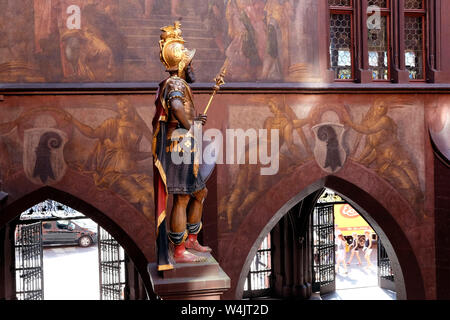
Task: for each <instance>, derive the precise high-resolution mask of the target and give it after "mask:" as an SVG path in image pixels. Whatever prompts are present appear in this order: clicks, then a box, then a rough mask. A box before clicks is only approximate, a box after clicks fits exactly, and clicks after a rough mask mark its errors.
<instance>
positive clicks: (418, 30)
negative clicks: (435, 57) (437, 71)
mask: <svg viewBox="0 0 450 320" xmlns="http://www.w3.org/2000/svg"><path fill="white" fill-rule="evenodd" d="M405 62H406V68H407V70H408V71H409V77H410V79H423V78H424V72H423V67H424V64H423V63H424V61H423V17H421V16H419V17H416V16H406V17H405Z"/></svg>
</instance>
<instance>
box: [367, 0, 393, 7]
mask: <svg viewBox="0 0 450 320" xmlns="http://www.w3.org/2000/svg"><path fill="white" fill-rule="evenodd" d="M367 5H368V6H369V7H370V6H377V7H380V8H387V5H388V1H387V0H369V1H368V2H367Z"/></svg>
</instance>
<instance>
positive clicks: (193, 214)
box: [185, 188, 211, 252]
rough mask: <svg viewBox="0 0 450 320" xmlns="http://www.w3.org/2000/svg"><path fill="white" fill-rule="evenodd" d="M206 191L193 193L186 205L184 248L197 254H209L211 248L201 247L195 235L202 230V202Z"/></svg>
mask: <svg viewBox="0 0 450 320" xmlns="http://www.w3.org/2000/svg"><path fill="white" fill-rule="evenodd" d="M207 194H208V190H207V189H206V188H204V189H202V190H199V191H197V192H195V193H194V194H193V195H192V198H191V201H190V202H189V205H188V209H187V210H188V218H187V230H188V238H187V240H186V244H185V245H186V248H187V249H192V250H195V251H198V252H211V248H209V247H206V246H202V245H200V243H199V242H198V240H197V235H198V233H199V232H200V230H201V228H202V223H201V220H202V214H203V202H204V201H205V199H206V195H207Z"/></svg>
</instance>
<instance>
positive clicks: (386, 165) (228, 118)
mask: <svg viewBox="0 0 450 320" xmlns="http://www.w3.org/2000/svg"><path fill="white" fill-rule="evenodd" d="M208 98H209V96H208V95H205V94H197V95H196V103H197V108H199V109H201V108H202V106H203V105H205V104H206V102H207V100H208ZM153 99H154V95H153V94H133V95H103V94H97V95H64V94H62V95H61V94H60V95H38V96H33V95H29V96H18V95H6V96H4V101H2V102H0V107H1V109H0V114H1V118H0V119H1V122H0V160H1V162H0V179H1V180H2V181H3V186H2V188H3V189H4V190H5V191H7V192H9V193H10V197H11V199H10V201H12V202H14V201H15V200H17V199H20V198H21V197H22V196H24V195H25V193H27V192H31V191H33V190H37V189H39V188H41V187H42V186H51V187H53V188H56V189H63V190H67V188H68V186H71V185H76V188H75V189H73V190H72V191H74V192H80V193H81V194H82V196H83V197H84V198H83V200H84V201H87V202H88V203H89V202H90V201H92V203H96V201H98V200H97V199H94V197H96V196H97V193H98V194H105V195H107V196H108V197H111V199H118V200H120V201H122V202H123V203H128V204H129V206H130V208H133V209H132V211H133V212H135V213H134V216H133V217H131V216H127V215H123V214H121V212H118V211H117V210H112V211H110V212H105V214H106V215H110V216H111V217H113V220H115V221H116V222H117V223H118V225H119V226H123V227H124V229H126V228H133V230H134V231H133V236H134V237H135V240H134V241H136V243H137V244H138V245H141V246H142V247H143V248H145V252H146V256H147V258H148V259H150V260H151V259H153V257H154V256H153V255H154V234H155V230H154V225H155V223H154V207H153V206H154V204H153V175H152V170H153V168H152V157H151V137H152V129H151V120H152V118H153V113H154V106H153ZM437 102H439V103H440V104H442V103H444V102H445V103H448V102H450V97H449V96H447V95H441V96H437V95H436V96H428V95H409V96H407V95H394V94H384V95H354V94H333V95H320V94H298V95H289V94H279V95H265V94H255V95H245V94H222V95H219V96H218V97H217V98H216V100H215V102H214V105H213V107H212V108H211V111H210V112H209V119H208V123H207V126H206V127H205V129H208V128H218V129H219V130H221V132H222V133H223V136H224V137H226V135H227V131H226V129H242V130H244V131H246V130H248V129H255V130H259V129H268V130H269V131H270V129H277V130H278V133H279V140H278V141H279V147H280V148H279V149H277V151H276V156H277V157H278V159H279V170H278V171H277V172H276V174H274V175H261V169H262V168H265V167H268V164H261V163H260V162H258V163H257V164H249V162H248V161H246V162H245V163H244V164H219V165H217V167H216V173H215V175H216V178H215V179H214V181H215V182H211V181H210V182H209V185H208V188H209V189H210V194H209V197H213V198H217V203H216V204H215V206H210V205H208V202H207V205H206V208H205V219H206V221H205V226H206V227H205V231H204V232H211V231H208V230H207V228H208V227H207V226H208V225H211V224H213V225H216V227H217V234H214V235H211V234H210V233H209V234H208V235H207V237H205V238H206V239H208V238H211V237H214V238H215V239H217V244H216V246H215V252H216V255H217V258H218V260H219V262H220V263H221V264H222V267H223V268H224V270H225V271H226V272H230V275H234V273H236V272H237V271H236V270H234V269H235V266H234V264H235V263H236V259H235V260H233V259H232V258H231V257H229V256H228V255H229V253H230V252H234V251H233V248H230V243H234V242H233V241H232V239H234V238H236V237H239V236H240V235H242V230H247V231H246V232H247V233H246V234H247V235H248V236H249V237H250V238H251V237H252V235H251V234H252V233H254V236H255V240H256V237H257V235H258V234H259V232H261V230H262V227H264V225H262V226H261V229H260V227H258V224H259V223H263V221H265V220H264V219H265V218H263V217H266V218H267V219H269V217H271V216H273V215H274V214H275V213H276V212H277V210H279V209H280V207H281V206H283V205H284V204H285V203H286V202H287V201H288V200H289V199H284V196H288V195H289V194H291V193H292V194H295V192H297V193H298V192H300V191H301V190H302V189H304V188H306V187H307V186H308V185H310V184H311V183H313V182H314V181H316V180H318V179H321V178H323V177H327V176H330V175H331V176H337V177H341V178H342V179H345V180H346V181H351V182H352V183H355V185H357V186H359V187H360V188H362V189H363V190H365V191H366V192H367V193H369V194H371V195H375V196H376V197H378V198H377V199H378V200H379V201H380V203H381V204H383V205H384V206H385V208H386V210H387V211H389V212H391V213H392V215H393V216H392V218H393V219H395V221H397V222H398V224H399V225H400V226H402V228H403V231H404V232H405V234H406V235H407V237H408V240H409V241H410V244H411V246H412V247H413V248H417V250H419V251H420V252H422V253H424V255H423V256H420V254H419V257H418V259H419V260H420V261H421V262H423V265H424V266H425V268H426V270H423V272H425V273H427V274H428V272H431V271H430V270H431V269H429V268H428V267H429V266H428V263H429V262H427V261H429V260H427V259H429V258H430V257H431V256H430V254H431V253H432V252H434V251H433V243H434V238H433V231H432V230H433V226H434V224H433V217H434V213H433V189H432V187H431V186H432V184H433V180H432V174H431V176H430V172H432V164H431V163H430V160H429V159H430V154H432V149H431V146H430V143H429V141H428V140H427V139H428V138H427V137H428V133H427V131H428V130H427V122H426V117H425V114H426V113H427V112H428V109H430V108H432V107H433V106H434V105H435V104H436V103H437ZM265 139H266V140H260V141H259V142H260V144H259V145H260V146H261V145H262V143H266V142H267V144H268V150H270V146H271V144H272V143H275V142H276V140H275V138H274V137H273V136H267V137H265ZM224 141H225V139H224ZM252 148H255V147H254V146H251V147H248V145H247V146H246V148H245V152H244V154H239V156H241V157H242V156H246V157H247V158H248V155H249V154H250V153H251V152H253V150H252ZM256 148H258V147H256ZM225 158H226V154H225ZM234 163H237V162H236V161H235V162H234ZM430 170H431V171H430ZM70 179H74V180H73V181H70ZM80 181H83V184H84V185H89V189H87V190H84V189H83V188H84V185H79V184H80ZM212 181H213V180H212ZM284 181H290V182H289V184H287V182H286V184H285V182H284ZM211 183H214V184H211ZM292 183H294V184H292ZM69 191H71V190H68V191H67V192H69ZM277 194H280V195H282V196H276V195H277ZM74 196H77V194H74ZM90 197H91V198H90ZM281 199H284V200H281ZM354 200H355V201H356V202H357V201H358V199H354ZM267 201H270V205H268V203H267ZM278 201H284V202H283V203H278ZM255 210H256V211H258V213H257V214H258V216H260V217H261V220H258V223H255V224H252V226H253V227H252V228H250V229H248V228H249V225H248V223H249V219H253V218H252V217H253V215H254V214H255ZM208 219H209V220H208ZM230 241H231V242H230ZM425 243H426V244H427V245H424V244H425ZM236 245H237V246H241V245H240V244H236ZM233 246H235V245H233ZM242 247H243V246H241V247H240V248H242ZM230 250H231V251H230ZM236 250H237V249H236ZM239 250H240V249H239ZM239 250H238V251H236V252H239ZM425 250H429V251H427V252H428V253H427V254H425ZM430 252H431V253H430ZM245 255H246V253H245V252H242V256H240V257H238V258H237V261H239V259H245ZM422 259H423V260H422ZM231 260H233V261H234V262H230V261H231ZM430 261H431V260H430ZM427 266H428V267H427ZM431 276H432V275H431Z"/></svg>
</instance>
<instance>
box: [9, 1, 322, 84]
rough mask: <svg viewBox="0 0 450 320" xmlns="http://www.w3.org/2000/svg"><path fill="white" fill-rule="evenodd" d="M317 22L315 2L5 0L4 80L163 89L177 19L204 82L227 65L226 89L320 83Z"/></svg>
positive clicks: (199, 75) (200, 78) (199, 78)
mask: <svg viewBox="0 0 450 320" xmlns="http://www.w3.org/2000/svg"><path fill="white" fill-rule="evenodd" d="M317 15H318V10H317V1H312V0H307V1H295V0H267V1H261V0H225V1H224V0H214V1H211V0H185V1H175V0H173V1H161V0H133V1H126V2H124V1H119V0H104V1H92V0H70V1H68V0H20V1H12V0H5V1H2V2H1V3H0V21H1V22H0V35H1V37H0V38H1V40H0V82H18V83H22V82H159V81H160V80H161V78H162V77H163V75H164V70H163V68H162V66H161V63H160V61H159V46H158V41H159V35H160V30H159V29H160V28H161V27H162V26H165V25H169V24H173V22H174V21H175V20H177V19H179V20H181V21H182V28H183V36H184V38H185V39H186V40H187V44H186V46H188V47H190V48H196V49H197V57H196V62H195V67H196V70H197V74H198V80H199V81H200V82H210V81H211V80H212V77H214V75H215V74H216V73H217V72H218V71H219V70H220V68H221V67H222V66H223V65H224V63H225V61H227V63H228V65H229V76H228V81H233V82H234V81H236V82H240V81H252V82H253V81H263V82H317V81H320V76H319V73H320V70H319V62H318V60H317V59H318V54H317V53H318V41H317V37H318V31H317V29H318V19H317ZM17 25H20V26H21V28H17V27H16V26H17Z"/></svg>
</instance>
